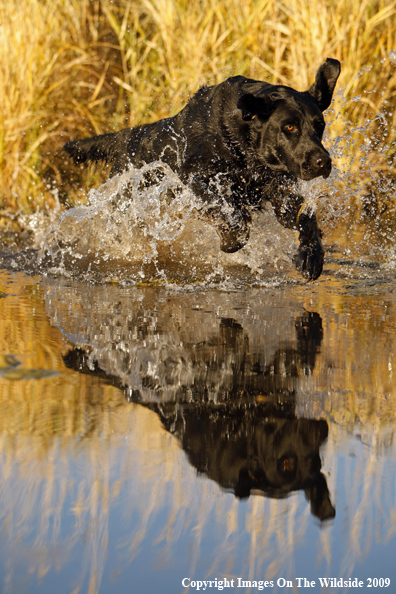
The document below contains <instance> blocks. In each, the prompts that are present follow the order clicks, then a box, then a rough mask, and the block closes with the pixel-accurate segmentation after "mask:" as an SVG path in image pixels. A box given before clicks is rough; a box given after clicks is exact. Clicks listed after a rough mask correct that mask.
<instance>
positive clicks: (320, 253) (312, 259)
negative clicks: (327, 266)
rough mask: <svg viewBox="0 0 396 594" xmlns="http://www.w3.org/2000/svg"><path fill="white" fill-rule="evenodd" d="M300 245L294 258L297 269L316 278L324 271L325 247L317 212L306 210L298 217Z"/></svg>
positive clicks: (308, 277) (306, 275) (308, 276)
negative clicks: (317, 220)
mask: <svg viewBox="0 0 396 594" xmlns="http://www.w3.org/2000/svg"><path fill="white" fill-rule="evenodd" d="M297 229H298V232H299V246H298V250H297V254H296V255H295V256H294V258H293V262H294V263H295V265H296V268H297V270H298V271H299V272H300V273H301V274H302V275H303V277H304V278H306V279H308V280H316V279H317V278H319V276H320V275H321V273H322V270H323V260H324V249H323V246H322V241H321V235H322V234H321V231H320V229H319V228H318V225H317V222H316V216H315V213H313V212H309V211H308V210H304V207H302V211H300V213H299V215H298V217H297Z"/></svg>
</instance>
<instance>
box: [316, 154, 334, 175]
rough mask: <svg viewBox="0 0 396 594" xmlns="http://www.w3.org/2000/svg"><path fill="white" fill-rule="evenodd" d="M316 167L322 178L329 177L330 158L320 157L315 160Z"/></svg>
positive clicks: (326, 156)
mask: <svg viewBox="0 0 396 594" xmlns="http://www.w3.org/2000/svg"><path fill="white" fill-rule="evenodd" d="M316 167H317V168H318V171H319V172H320V175H322V176H323V177H329V175H330V172H331V158H330V157H329V156H328V155H321V156H320V157H318V159H316Z"/></svg>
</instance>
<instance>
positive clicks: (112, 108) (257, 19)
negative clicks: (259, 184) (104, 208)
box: [0, 0, 396, 215]
mask: <svg viewBox="0 0 396 594" xmlns="http://www.w3.org/2000/svg"><path fill="white" fill-rule="evenodd" d="M393 49H396V6H395V4H394V2H393V1H392V0H352V1H351V0H316V2H314V3H313V2H311V1H310V0H286V1H285V2H281V1H280V0H221V1H220V0H200V1H199V2H198V1H196V2H187V1H186V0H113V1H109V0H26V1H25V2H23V3H22V2H18V1H17V0H3V1H2V3H1V4H0V106H1V107H0V110H1V111H0V171H1V174H0V209H1V212H2V214H3V215H5V214H7V213H15V211H17V210H18V209H21V210H22V211H24V212H28V211H31V210H32V209H35V208H37V207H40V208H43V207H48V206H51V205H53V204H54V203H55V196H54V191H55V190H56V191H57V192H58V193H59V196H60V198H61V200H62V201H69V202H73V201H75V200H76V199H78V197H79V195H80V194H81V187H82V185H83V184H82V172H81V171H80V170H79V169H76V168H74V169H73V168H71V166H70V163H69V162H68V161H66V160H65V159H64V157H63V155H62V154H61V151H60V148H61V146H62V145H63V143H64V142H65V141H67V140H68V139H70V138H75V137H81V136H87V135H91V134H98V133H102V132H107V131H111V130H113V129H118V128H121V127H124V126H131V125H136V124H139V123H142V122H145V121H150V120H154V119H155V118H160V117H163V116H165V115H169V114H172V113H175V112H177V111H178V110H179V109H180V107H182V105H183V103H184V101H185V100H186V99H187V97H188V96H189V95H190V94H192V93H193V92H194V91H195V90H196V89H197V88H198V87H199V86H200V85H201V84H203V83H206V82H213V83H217V82H219V81H221V80H222V79H224V78H226V77H227V76H229V75H230V74H232V73H241V74H245V75H248V76H253V77H256V78H259V79H266V80H270V81H271V82H274V83H276V82H280V83H284V84H290V85H292V86H295V87H296V88H298V89H301V90H304V89H306V88H307V87H308V85H309V84H310V83H311V82H312V79H313V76H314V73H315V70H316V68H317V67H318V66H319V64H320V63H321V62H322V61H323V60H324V59H325V58H326V57H328V56H331V57H334V58H338V59H339V60H341V62H342V75H341V79H340V86H341V87H343V89H344V91H343V94H344V96H345V99H343V100H342V101H341V103H345V105H344V106H342V107H340V110H341V117H339V118H338V119H337V121H336V122H335V123H334V125H333V128H332V130H333V132H332V133H333V134H335V135H340V134H341V135H348V134H350V132H351V129H353V128H361V127H362V126H363V125H364V124H365V122H366V121H367V119H370V118H371V119H372V118H373V117H374V115H375V114H379V113H380V112H381V113H383V115H384V117H385V118H386V122H387V125H386V130H384V127H382V128H381V129H380V132H381V134H380V136H378V138H377V140H376V142H377V143H379V144H380V145H381V146H382V145H383V146H385V147H386V148H385V150H383V151H382V152H381V153H378V152H377V153H376V156H375V159H374V160H373V161H374V163H373V164H374V165H375V168H376V169H382V170H385V171H386V172H388V171H389V170H390V168H392V165H390V164H389V157H391V153H392V152H393V150H394V149H393V146H392V141H393V140H394V138H395V132H394V129H395V127H394V125H393V124H394V121H395V117H396V115H393V110H394V107H395V106H396V66H395V65H393V64H392V63H391V62H390V61H389V59H388V55H389V52H390V51H391V50H393ZM359 95H360V96H361V97H360V99H359V100H358V101H354V98H356V97H357V96H359ZM371 133H372V132H370V134H371ZM384 133H385V134H388V136H386V137H385V138H382V136H383V135H384ZM364 136H365V133H364V131H360V137H361V139H362V140H363V137H364ZM350 150H351V151H352V152H353V154H354V156H356V152H357V148H356V145H354V147H353V149H350ZM379 154H380V157H378V155H379ZM355 163H356V164H357V170H359V160H358V159H355ZM98 175H99V174H98V173H97V172H95V171H90V172H89V173H88V176H87V179H85V181H84V183H86V184H87V185H88V186H90V185H92V184H94V183H97V182H98V181H99V180H100V178H99V177H98Z"/></svg>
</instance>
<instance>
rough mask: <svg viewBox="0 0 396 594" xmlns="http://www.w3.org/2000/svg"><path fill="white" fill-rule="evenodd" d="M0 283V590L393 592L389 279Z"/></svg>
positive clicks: (395, 519)
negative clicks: (378, 583)
mask: <svg viewBox="0 0 396 594" xmlns="http://www.w3.org/2000/svg"><path fill="white" fill-rule="evenodd" d="M0 281H1V282H0V291H1V292H2V294H4V295H5V296H4V297H2V299H1V300H0V307H1V315H2V325H1V330H0V413H1V414H0V447H1V458H0V460H1V466H2V469H1V470H2V472H1V476H2V478H1V483H0V518H1V528H0V529H1V537H2V547H1V550H0V571H1V580H2V589H3V591H4V592H40V594H41V593H43V592H90V593H94V592H101V593H106V592H114V591H116V592H121V593H124V592H125V593H127V592H128V593H129V592H139V593H142V594H144V593H146V592H147V593H150V594H151V593H152V592H156V591H160V592H165V593H168V592H169V593H172V594H173V593H174V592H176V593H177V592H182V591H183V588H182V585H181V580H182V579H183V578H184V577H190V578H191V579H195V580H204V579H214V578H218V579H222V578H223V577H228V578H229V579H232V578H233V579H237V578H238V577H240V578H242V579H244V580H266V579H267V580H274V581H276V580H277V578H279V577H283V578H285V579H289V580H294V579H295V578H296V577H306V578H307V579H310V580H317V579H318V577H325V576H329V577H336V578H338V577H344V578H348V577H358V578H359V579H360V580H366V578H369V577H371V578H374V577H377V578H381V577H382V578H386V577H389V578H390V579H391V580H392V584H391V587H390V588H389V589H387V591H389V592H390V591H393V589H394V584H395V583H396V570H395V564H394V560H393V558H394V547H395V538H396V494H395V493H396V490H395V484H396V451H395V447H396V446H395V443H394V429H395V413H394V411H395V407H396V384H395V378H394V375H393V374H394V370H395V369H396V355H395V353H396V349H395V341H396V334H395V327H396V324H395V322H396V308H395V299H394V294H393V289H392V283H390V282H389V283H385V282H383V283H382V285H381V283H377V286H376V287H375V288H373V284H372V283H367V285H366V288H365V287H364V283H363V284H362V281H361V279H360V280H356V282H354V281H353V279H352V280H350V281H349V288H347V289H346V288H345V283H343V288H342V289H341V288H340V286H341V285H340V283H339V281H338V280H337V278H336V277H332V276H331V275H330V276H327V277H326V276H325V277H324V278H323V280H321V281H319V282H318V283H317V284H315V285H308V286H307V285H290V286H284V287H283V288H281V289H277V288H261V289H251V290H249V291H247V292H242V291H241V292H234V293H225V292H219V291H206V292H205V291H200V292H196V293H194V292H190V293H177V292H169V291H166V290H165V289H161V288H160V289H153V288H143V287H141V288H124V289H122V288H119V287H117V286H111V285H107V286H92V285H87V284H84V283H78V282H74V281H67V280H65V279H63V280H49V279H44V278H43V279H40V278H38V277H35V278H32V277H25V276H24V275H23V274H14V275H13V274H11V273H3V274H2V275H1V277H0ZM49 371H51V372H56V373H53V374H51V375H48V373H47V372H49ZM128 399H129V401H128ZM326 436H327V437H326ZM288 489H292V492H290V493H289V492H288ZM293 489H294V490H293ZM234 492H237V494H238V495H239V497H236V496H235V494H234ZM249 494H250V496H248V495H249ZM306 494H307V495H308V497H309V498H310V502H308V501H307V498H306ZM334 509H335V512H336V515H335V518H334V519H333V520H332V519H331V516H332V515H333V514H332V510H334ZM320 518H322V521H321V519H320ZM365 586H366V582H365ZM190 591H191V590H190ZM211 591H214V590H213V589H212V590H211ZM228 591H229V590H228ZM235 591H239V592H241V591H244V590H243V589H242V588H239V589H237V590H235ZM270 591H275V589H270ZM279 591H282V590H279ZM310 591H319V589H318V588H316V589H315V590H314V589H310ZM323 591H324V590H323ZM327 591H328V592H332V591H335V592H341V591H342V590H341V589H339V588H336V589H331V588H329V589H328V590H327Z"/></svg>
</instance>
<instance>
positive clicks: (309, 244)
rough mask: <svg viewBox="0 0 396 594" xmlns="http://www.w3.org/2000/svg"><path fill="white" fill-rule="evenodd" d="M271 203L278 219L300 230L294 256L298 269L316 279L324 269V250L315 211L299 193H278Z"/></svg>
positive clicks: (283, 223) (306, 276) (291, 227)
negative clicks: (305, 202)
mask: <svg viewBox="0 0 396 594" xmlns="http://www.w3.org/2000/svg"><path fill="white" fill-rule="evenodd" d="M271 203H272V205H273V207H274V210H275V215H276V218H277V219H278V221H279V222H280V223H281V224H282V225H283V226H284V227H286V228H288V229H296V230H297V231H298V232H299V246H298V251H297V254H296V255H295V256H294V258H293V262H294V263H295V266H296V268H297V270H298V271H299V272H300V273H301V274H302V276H303V277H304V278H306V279H307V280H316V279H317V278H318V277H319V276H320V275H321V272H322V270H323V259H324V250H323V246H322V241H321V236H322V233H321V231H320V229H319V228H318V225H317V222H316V215H315V213H314V212H313V211H312V210H311V209H309V208H308V207H307V206H306V204H304V198H303V197H302V196H298V195H292V194H287V195H286V194H284V195H283V194H282V193H278V194H277V195H276V196H275V197H274V198H273V199H271Z"/></svg>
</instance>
